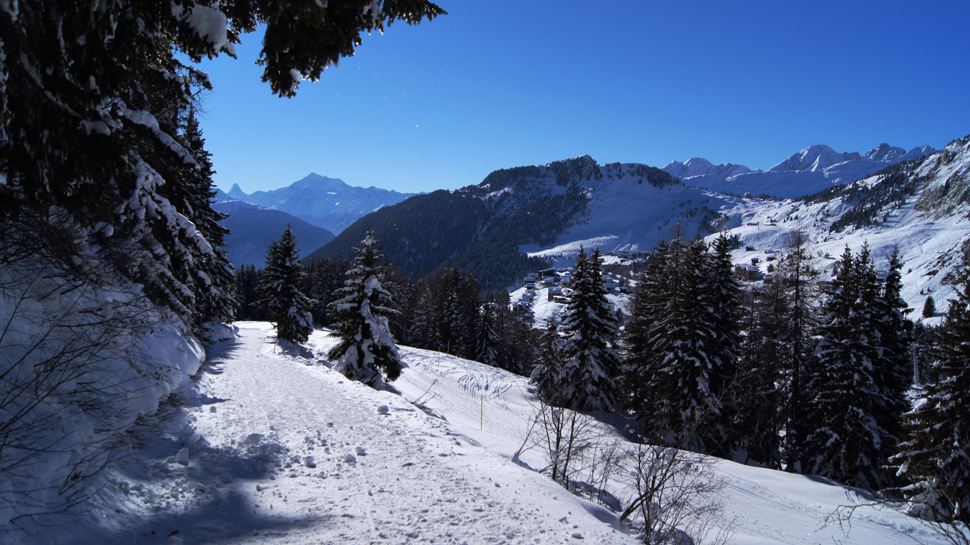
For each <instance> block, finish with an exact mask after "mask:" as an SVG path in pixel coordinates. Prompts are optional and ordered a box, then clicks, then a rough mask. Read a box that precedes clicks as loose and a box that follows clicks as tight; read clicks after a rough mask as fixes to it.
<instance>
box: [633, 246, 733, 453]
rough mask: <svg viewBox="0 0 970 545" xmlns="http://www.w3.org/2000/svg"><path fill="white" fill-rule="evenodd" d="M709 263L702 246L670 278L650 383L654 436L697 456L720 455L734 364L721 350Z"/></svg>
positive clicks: (694, 248)
mask: <svg viewBox="0 0 970 545" xmlns="http://www.w3.org/2000/svg"><path fill="white" fill-rule="evenodd" d="M708 260H709V256H708V254H707V248H706V246H705V245H704V244H703V242H702V241H695V242H693V243H691V244H690V245H689V246H688V247H687V248H686V250H685V251H684V252H683V257H682V259H681V261H680V263H678V264H677V265H676V268H675V269H674V270H672V271H671V272H670V273H669V274H670V276H672V277H673V278H675V280H674V281H673V283H672V288H673V290H672V292H671V293H670V294H669V302H668V304H667V307H666V309H665V311H664V312H663V314H662V315H661V317H660V319H659V320H658V321H657V328H656V329H657V333H656V334H655V335H654V337H653V338H652V339H651V351H652V352H653V353H654V354H655V360H654V361H655V364H654V365H655V366H656V367H655V368H654V370H653V372H652V378H651V383H650V390H651V392H652V394H651V395H652V397H653V404H654V414H653V418H652V419H651V422H650V423H649V426H652V428H653V430H652V432H651V433H652V434H653V435H654V436H655V437H656V438H657V440H659V441H661V442H662V443H664V444H668V445H672V446H677V447H681V448H688V449H691V450H695V451H699V452H717V451H718V450H719V449H720V448H721V445H722V444H723V443H722V441H723V440H724V437H723V435H724V430H723V428H722V427H721V425H720V422H721V419H722V418H723V412H724V409H725V405H724V402H725V398H726V391H725V385H726V380H727V377H728V376H729V375H730V370H729V365H730V366H733V364H734V361H724V356H723V355H722V354H721V353H720V351H719V347H718V346H717V342H718V339H719V334H720V333H719V331H718V323H717V322H718V320H717V318H716V317H715V316H714V314H713V308H714V306H715V305H714V302H713V296H712V291H711V285H712V284H711V281H710V278H708V277H707V272H708V270H709V269H708ZM726 364H727V365H726ZM648 429H649V428H648Z"/></svg>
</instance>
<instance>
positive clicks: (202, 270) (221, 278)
mask: <svg viewBox="0 0 970 545" xmlns="http://www.w3.org/2000/svg"><path fill="white" fill-rule="evenodd" d="M183 126H184V127H183V130H182V139H183V142H184V146H185V148H186V149H187V150H188V151H189V153H190V154H191V155H192V158H193V159H195V164H194V165H192V164H188V165H186V166H185V170H186V173H185V175H184V181H183V185H184V186H185V187H186V190H187V195H186V202H185V205H186V206H185V209H184V210H181V211H180V212H181V213H182V214H183V215H185V216H186V217H187V218H189V220H191V221H192V223H193V224H194V225H195V228H196V230H197V231H198V232H199V234H200V235H202V237H203V238H204V239H205V240H206V242H208V243H209V248H210V249H211V251H210V252H204V253H203V254H202V255H201V256H200V257H199V259H198V260H197V262H196V268H195V270H194V271H193V275H194V278H195V286H196V289H195V291H196V294H197V295H196V313H197V314H199V315H200V316H201V317H202V319H203V320H204V321H209V320H219V321H223V322H228V321H231V320H232V319H233V317H234V316H235V295H236V293H235V274H234V272H233V269H232V264H231V263H230V262H229V254H228V253H226V241H225V237H226V235H228V234H229V230H228V229H226V228H225V227H223V226H222V225H221V224H220V223H219V222H220V221H222V220H224V219H226V217H228V216H227V215H226V214H222V213H221V212H217V211H216V210H214V209H213V208H212V200H213V199H214V198H215V196H216V190H215V188H214V186H213V183H212V176H213V175H214V174H215V171H214V170H213V168H212V154H210V153H209V152H208V150H206V149H205V139H204V138H203V137H202V129H201V128H200V127H199V121H198V119H196V117H195V108H190V109H189V112H188V115H187V116H186V118H185V121H184V122H183Z"/></svg>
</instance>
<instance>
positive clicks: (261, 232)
mask: <svg viewBox="0 0 970 545" xmlns="http://www.w3.org/2000/svg"><path fill="white" fill-rule="evenodd" d="M212 208H214V209H215V210H217V211H219V212H222V213H223V214H229V217H228V218H226V219H224V220H223V221H222V222H221V224H222V225H223V226H224V227H226V228H227V229H229V235H227V236H226V251H227V253H228V254H229V261H231V262H232V264H233V265H234V266H236V267H239V266H240V265H255V266H256V268H262V266H263V265H264V263H265V261H266V252H267V251H268V250H269V246H270V244H272V243H273V241H274V240H276V239H278V238H280V235H282V234H283V230H284V229H286V224H290V226H291V227H292V228H293V234H294V235H296V242H297V245H298V247H299V248H300V249H301V250H303V254H304V255H305V254H307V253H309V252H312V251H313V250H315V249H317V248H319V247H321V246H323V245H324V244H326V243H327V242H330V241H331V240H333V233H331V232H330V231H327V230H326V229H324V228H322V227H317V226H315V225H310V224H309V223H307V222H305V221H303V220H301V219H300V218H297V217H294V216H291V215H290V214H287V213H286V212H282V211H280V210H271V209H269V208H263V207H261V206H256V205H254V204H250V203H246V202H242V201H238V200H236V199H230V198H226V194H225V193H222V192H219V194H217V196H216V202H215V203H214V204H213V205H212Z"/></svg>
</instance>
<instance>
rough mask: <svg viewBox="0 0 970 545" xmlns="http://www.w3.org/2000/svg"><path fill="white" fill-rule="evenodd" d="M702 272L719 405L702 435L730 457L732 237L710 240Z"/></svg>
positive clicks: (734, 323) (735, 350)
mask: <svg viewBox="0 0 970 545" xmlns="http://www.w3.org/2000/svg"><path fill="white" fill-rule="evenodd" d="M702 273H703V275H704V277H705V285H704V288H703V298H704V300H705V301H706V302H707V307H706V308H705V309H704V310H705V311H706V312H708V313H709V315H710V322H711V325H712V330H713V333H714V336H715V337H714V345H713V347H712V348H711V359H712V362H713V363H714V364H715V365H714V367H713V368H712V369H711V370H710V389H711V393H712V395H713V396H715V397H716V398H717V399H718V400H719V403H720V406H721V407H720V408H719V409H718V411H717V416H715V417H714V419H713V422H712V423H711V427H710V429H709V430H706V431H705V435H707V436H708V437H709V439H707V443H708V453H710V454H714V455H717V456H723V457H729V456H730V455H731V454H732V451H733V450H734V448H735V446H734V445H733V444H732V438H733V437H734V435H735V433H734V430H733V429H732V420H733V419H734V417H735V412H736V406H735V405H736V403H735V401H736V400H735V399H734V393H735V392H734V390H733V386H734V385H735V381H736V378H737V374H738V355H739V352H740V344H741V339H740V334H739V323H738V322H739V320H740V307H741V284H740V283H739V282H738V280H737V279H736V278H735V277H734V264H733V263H732V262H731V240H730V239H729V238H728V236H727V235H726V234H724V233H722V234H721V236H719V237H718V238H717V239H715V240H714V242H713V243H711V247H710V252H709V253H708V255H707V259H706V262H705V263H704V265H703V270H702Z"/></svg>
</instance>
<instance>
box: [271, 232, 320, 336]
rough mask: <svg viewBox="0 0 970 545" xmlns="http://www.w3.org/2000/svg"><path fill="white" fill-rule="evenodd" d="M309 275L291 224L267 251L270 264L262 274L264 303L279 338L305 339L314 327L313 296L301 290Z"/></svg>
mask: <svg viewBox="0 0 970 545" xmlns="http://www.w3.org/2000/svg"><path fill="white" fill-rule="evenodd" d="M305 276H306V271H305V270H304V268H303V263H300V251H299V250H298V249H297V247H296V237H295V236H294V235H293V230H292V229H291V228H290V225H289V224H287V225H286V229H285V230H284V231H283V234H282V235H281V236H280V238H279V240H275V241H273V243H272V244H270V247H269V251H268V252H266V266H265V267H264V268H263V270H262V271H261V273H260V275H259V297H260V302H259V304H260V306H262V307H263V308H264V309H266V312H267V313H268V314H269V317H270V319H271V320H273V321H274V322H275V323H276V338H278V339H284V340H287V341H292V342H295V343H304V342H306V340H307V339H308V338H309V337H310V332H312V331H313V317H312V316H311V315H310V300H309V299H307V296H306V295H304V294H303V292H302V291H300V284H301V283H302V281H303V278H304V277H305Z"/></svg>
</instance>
